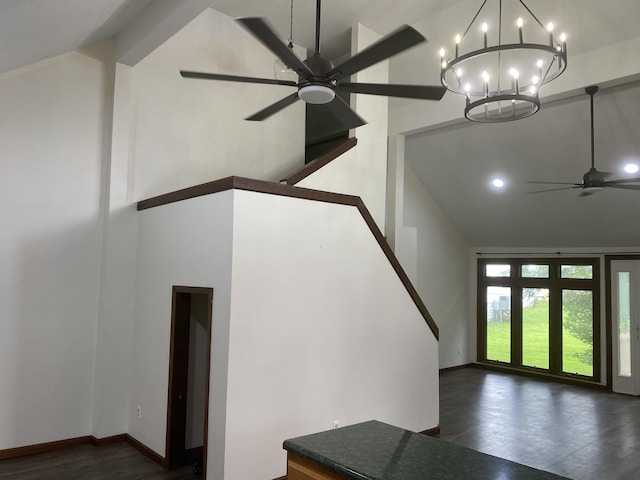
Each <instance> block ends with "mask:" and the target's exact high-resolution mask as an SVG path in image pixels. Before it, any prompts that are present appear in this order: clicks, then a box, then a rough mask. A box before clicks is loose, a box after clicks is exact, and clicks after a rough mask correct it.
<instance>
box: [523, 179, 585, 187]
mask: <svg viewBox="0 0 640 480" xmlns="http://www.w3.org/2000/svg"><path fill="white" fill-rule="evenodd" d="M527 183H542V184H547V185H573V187H569V188H574V187H582V184H581V183H572V182H536V181H531V182H527Z"/></svg>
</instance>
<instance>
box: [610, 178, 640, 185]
mask: <svg viewBox="0 0 640 480" xmlns="http://www.w3.org/2000/svg"><path fill="white" fill-rule="evenodd" d="M636 182H640V177H634V178H621V179H619V180H607V181H606V182H604V184H605V186H607V187H613V186H614V185H620V184H622V183H636Z"/></svg>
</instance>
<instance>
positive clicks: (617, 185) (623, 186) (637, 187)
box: [605, 184, 640, 190]
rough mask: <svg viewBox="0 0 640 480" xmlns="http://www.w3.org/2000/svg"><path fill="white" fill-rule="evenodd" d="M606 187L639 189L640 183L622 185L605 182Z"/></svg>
mask: <svg viewBox="0 0 640 480" xmlns="http://www.w3.org/2000/svg"><path fill="white" fill-rule="evenodd" d="M605 185H606V188H623V189H625V190H640V185H624V184H616V185H609V184H605Z"/></svg>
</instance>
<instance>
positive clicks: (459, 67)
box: [440, 0, 567, 123]
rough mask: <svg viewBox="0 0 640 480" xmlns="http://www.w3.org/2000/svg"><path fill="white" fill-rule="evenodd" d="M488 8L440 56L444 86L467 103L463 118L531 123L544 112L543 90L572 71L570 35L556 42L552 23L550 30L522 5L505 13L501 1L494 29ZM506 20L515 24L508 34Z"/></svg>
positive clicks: (515, 4)
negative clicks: (546, 85)
mask: <svg viewBox="0 0 640 480" xmlns="http://www.w3.org/2000/svg"><path fill="white" fill-rule="evenodd" d="M487 3H489V2H488V0H484V1H483V3H482V5H481V6H480V9H479V10H478V12H477V13H476V14H475V16H474V17H473V19H472V20H471V23H470V24H469V26H468V27H467V29H466V30H465V32H464V33H463V34H462V35H457V36H456V37H455V46H454V50H453V51H452V52H451V53H450V54H449V56H447V52H446V51H445V49H444V48H443V49H441V50H440V65H441V71H440V80H441V82H442V85H444V86H445V87H447V89H449V90H451V91H452V92H454V93H458V94H461V95H464V96H465V97H466V104H465V109H464V116H465V117H466V118H467V119H469V120H471V121H474V122H482V123H499V122H508V121H511V120H518V119H521V118H526V117H528V116H530V115H533V114H534V113H536V112H537V111H538V109H539V108H540V98H539V91H540V87H542V85H544V84H546V83H549V82H550V81H552V80H554V79H555V78H557V77H558V76H560V75H561V74H562V72H564V71H565V69H566V68H567V43H566V41H567V38H566V35H565V34H564V33H562V34H561V35H560V36H559V37H558V38H557V39H556V37H555V36H554V25H553V23H551V22H550V23H548V24H547V25H546V27H545V26H544V25H543V24H542V22H540V20H538V18H537V17H536V16H535V15H534V14H533V12H532V11H531V10H530V9H529V7H527V5H525V3H524V2H523V1H522V0H518V1H517V2H516V1H515V0H514V1H512V2H511V3H512V5H509V6H508V7H509V8H508V9H507V8H505V10H504V11H503V2H502V0H499V2H498V8H497V11H495V12H494V13H495V14H496V17H497V22H494V23H493V24H492V22H491V20H490V18H489V16H490V14H491V12H489V11H488V10H489V8H485V7H486V6H487ZM494 3H495V2H494ZM507 14H508V15H509V18H513V24H512V26H511V27H510V28H506V27H504V28H503V17H506V15H507ZM496 17H494V19H495V18H496ZM527 27H530V28H527ZM525 28H526V31H525Z"/></svg>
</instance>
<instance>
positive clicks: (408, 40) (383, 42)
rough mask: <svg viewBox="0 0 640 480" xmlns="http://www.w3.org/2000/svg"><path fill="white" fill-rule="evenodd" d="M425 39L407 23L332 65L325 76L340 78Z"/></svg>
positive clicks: (333, 78) (331, 78)
mask: <svg viewBox="0 0 640 480" xmlns="http://www.w3.org/2000/svg"><path fill="white" fill-rule="evenodd" d="M425 41H426V38H424V37H423V36H422V35H421V34H420V33H419V32H418V31H417V30H416V29H414V28H412V27H410V26H409V25H404V26H403V27H400V28H399V29H397V30H395V31H394V32H391V33H390V34H389V35H387V36H386V37H384V38H382V39H380V40H379V41H377V42H376V43H374V44H373V45H371V46H370V47H367V48H366V49H364V50H363V51H361V52H360V53H357V54H356V55H354V56H353V57H351V58H350V59H348V60H346V61H345V62H343V63H341V64H340V65H338V66H337V67H334V68H333V69H332V70H331V71H329V73H328V74H327V76H328V77H329V79H330V80H340V79H341V78H345V77H348V76H349V75H351V74H353V73H356V72H359V71H360V70H364V69H365V68H367V67H369V66H371V65H374V64H376V63H378V62H381V61H382V60H385V59H387V58H389V57H392V56H393V55H395V54H396V53H400V52H402V51H403V50H406V49H407V48H411V47H413V46H414V45H417V44H419V43H421V42H425Z"/></svg>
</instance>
